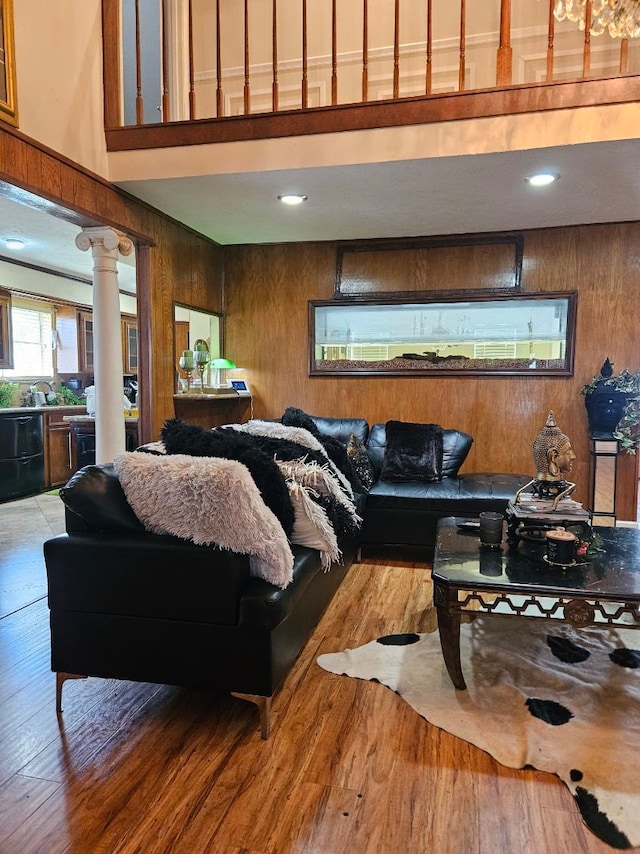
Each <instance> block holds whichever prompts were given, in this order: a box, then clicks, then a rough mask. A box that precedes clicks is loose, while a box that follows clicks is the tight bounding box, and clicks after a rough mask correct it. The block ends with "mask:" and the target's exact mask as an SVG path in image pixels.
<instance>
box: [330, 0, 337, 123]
mask: <svg viewBox="0 0 640 854" xmlns="http://www.w3.org/2000/svg"><path fill="white" fill-rule="evenodd" d="M337 27H338V21H337V15H336V0H333V2H332V4H331V106H332V107H335V105H336V104H337V103H338V30H337Z"/></svg>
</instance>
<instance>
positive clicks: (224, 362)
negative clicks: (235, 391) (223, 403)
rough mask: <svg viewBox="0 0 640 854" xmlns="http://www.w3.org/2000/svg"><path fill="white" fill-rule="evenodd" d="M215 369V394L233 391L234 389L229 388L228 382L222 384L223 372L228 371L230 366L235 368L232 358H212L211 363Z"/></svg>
mask: <svg viewBox="0 0 640 854" xmlns="http://www.w3.org/2000/svg"><path fill="white" fill-rule="evenodd" d="M209 364H210V365H211V367H212V368H213V370H214V374H213V392H214V394H221V393H222V392H225V391H226V392H228V391H232V389H229V388H227V385H226V382H225V384H224V385H222V382H221V372H222V371H228V370H229V369H230V368H235V364H234V363H233V362H232V361H231V359H223V358H218V359H212V360H211V362H210V363H209Z"/></svg>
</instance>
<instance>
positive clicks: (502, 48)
mask: <svg viewBox="0 0 640 854" xmlns="http://www.w3.org/2000/svg"><path fill="white" fill-rule="evenodd" d="M512 82H513V51H512V50H511V0H502V2H501V4H500V45H499V47H498V57H497V61H496V86H511V84H512Z"/></svg>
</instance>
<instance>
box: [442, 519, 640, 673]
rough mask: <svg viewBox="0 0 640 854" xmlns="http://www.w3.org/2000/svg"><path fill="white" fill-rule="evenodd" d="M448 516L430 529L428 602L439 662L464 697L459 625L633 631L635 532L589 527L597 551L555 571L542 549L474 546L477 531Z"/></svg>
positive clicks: (639, 550)
mask: <svg viewBox="0 0 640 854" xmlns="http://www.w3.org/2000/svg"><path fill="white" fill-rule="evenodd" d="M463 521H468V520H464V519H458V518H455V517H453V516H451V517H448V518H446V519H441V520H440V522H439V523H438V536H437V540H436V549H435V555H434V560H433V572H432V577H433V601H434V604H435V606H436V609H437V613H438V631H439V634H440V644H441V646H442V655H443V657H444V661H445V664H446V667H447V671H448V673H449V676H450V677H451V681H452V682H453V684H454V685H455V687H456V688H459V689H460V690H464V689H465V688H466V684H465V681H464V676H463V674H462V668H461V666H460V619H461V617H462V615H463V614H473V615H476V616H479V615H482V616H486V615H492V616H502V617H531V618H542V619H546V620H559V621H562V622H565V623H569V625H571V626H574V627H575V628H584V627H585V626H598V625H601V626H602V627H607V626H621V627H623V628H627V629H630V628H640V530H636V529H634V528H597V527H596V528H594V529H593V530H594V533H597V534H599V535H600V536H601V537H602V548H603V549H604V551H603V552H602V553H599V554H597V555H596V556H595V557H594V558H593V559H591V560H590V561H589V562H587V563H579V564H576V565H575V566H571V567H567V568H562V567H556V566H553V565H550V564H548V563H547V562H546V561H545V559H544V545H541V544H528V543H521V544H520V545H519V546H518V548H516V549H513V548H511V549H509V548H508V547H507V545H503V546H502V547H501V549H500V550H490V549H485V548H482V547H481V546H480V540H479V537H478V533H477V531H473V530H471V531H470V530H462V529H460V528H459V527H458V526H459V524H460V523H461V522H463Z"/></svg>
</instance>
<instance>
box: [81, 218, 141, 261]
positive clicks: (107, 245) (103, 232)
mask: <svg viewBox="0 0 640 854" xmlns="http://www.w3.org/2000/svg"><path fill="white" fill-rule="evenodd" d="M76 246H77V247H78V249H81V250H82V251H83V252H86V250H87V249H93V248H94V247H100V246H102V247H103V248H104V249H105V250H107V251H109V252H113V251H114V250H117V251H118V252H119V253H120V254H121V255H130V254H131V251H132V250H133V242H132V241H131V240H130V239H129V238H128V237H127V235H126V234H124V233H123V232H122V231H118V230H117V229H115V228H111V227H110V226H108V225H97V226H90V227H89V228H83V229H82V231H81V232H80V234H78V235H77V237H76Z"/></svg>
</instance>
